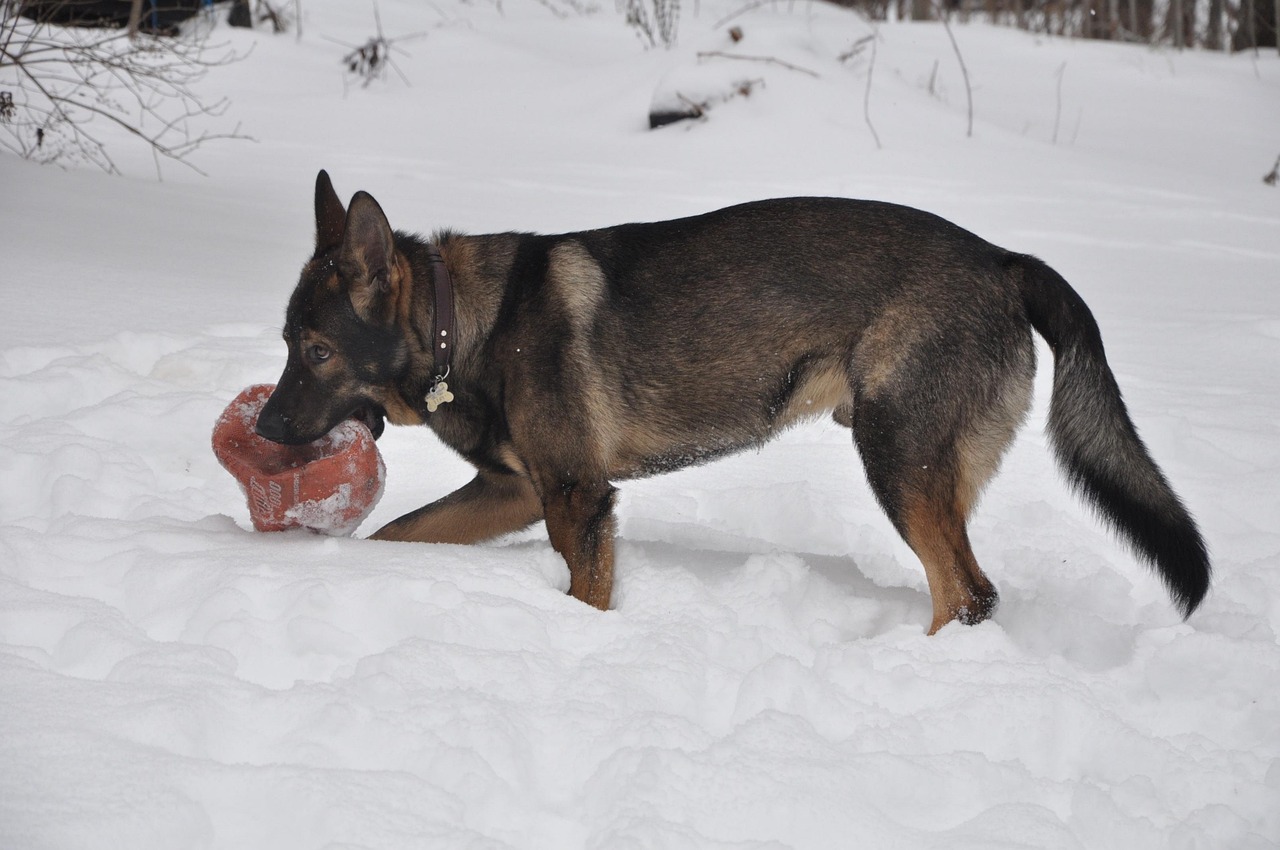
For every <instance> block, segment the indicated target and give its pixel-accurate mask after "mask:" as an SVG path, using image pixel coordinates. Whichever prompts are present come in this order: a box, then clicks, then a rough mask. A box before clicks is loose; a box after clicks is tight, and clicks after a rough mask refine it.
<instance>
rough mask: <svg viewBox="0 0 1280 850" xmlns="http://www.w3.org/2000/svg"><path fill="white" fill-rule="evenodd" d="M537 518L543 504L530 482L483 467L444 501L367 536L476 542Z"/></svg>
mask: <svg viewBox="0 0 1280 850" xmlns="http://www.w3.org/2000/svg"><path fill="white" fill-rule="evenodd" d="M540 519H542V502H541V501H540V500H539V499H538V494H537V491H535V490H534V488H533V482H532V481H530V480H529V479H528V478H527V477H525V476H523V475H516V474H506V473H498V472H484V471H482V472H480V473H479V474H478V475H476V477H475V478H474V479H472V481H471V483H469V484H467V485H465V486H463V487H461V488H460V489H458V490H455V491H454V492H452V493H450V494H449V495H448V496H445V497H444V498H443V499H439V500H438V501H435V502H432V503H431V504H429V505H427V506H425V507H421V508H418V509H417V510H416V511H413V512H412V513H407V514H405V515H404V516H402V517H400V518H399V519H397V520H393V521H392V522H389V523H387V524H386V525H384V526H383V527H382V528H380V529H378V531H377V532H375V533H374V534H373V535H372V536H371V539H373V540H412V541H415V542H418V543H478V542H480V541H481V540H488V539H490V538H493V537H499V536H501V535H503V534H509V533H511V532H513V531H519V530H520V529H522V528H525V527H527V526H530V525H532V524H533V523H535V522H537V521H538V520H540Z"/></svg>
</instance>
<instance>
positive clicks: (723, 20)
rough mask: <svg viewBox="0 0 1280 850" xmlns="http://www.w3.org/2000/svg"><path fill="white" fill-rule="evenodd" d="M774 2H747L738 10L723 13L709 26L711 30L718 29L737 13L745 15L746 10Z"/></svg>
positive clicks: (767, 0)
mask: <svg viewBox="0 0 1280 850" xmlns="http://www.w3.org/2000/svg"><path fill="white" fill-rule="evenodd" d="M774 2H776V0H755V2H754V3H748V4H747V5H745V6H743V7H742V8H741V9H739V10H738V11H736V12H730V13H729V14H727V15H725V16H724V17H723V18H721V19H720V20H718V21H716V22H715V23H714V24H712V25H711V28H712V29H713V30H714V29H719V28H720V27H722V26H724V25H725V24H727V23H729V21H732V20H733V19H734V18H736V17H738V16H739V15H745V14H746V13H747V12H754V11H755V10H756V9H759V8H760V7H761V6H769V5H772V4H773V3H774Z"/></svg>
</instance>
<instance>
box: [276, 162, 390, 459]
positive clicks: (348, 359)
mask: <svg viewBox="0 0 1280 850" xmlns="http://www.w3.org/2000/svg"><path fill="white" fill-rule="evenodd" d="M315 206H316V250H315V254H314V256H312V258H311V259H310V260H309V261H308V262H307V264H306V266H304V267H303V269H302V276H301V279H300V280H299V281H298V286H297V288H295V289H294V291H293V296H292V297H291V298H290V299H289V307H288V310H287V311H286V313H285V324H284V341H285V344H286V345H287V346H288V347H289V355H288V360H287V362H286V363H285V367H284V374H283V375H281V376H280V380H279V382H278V383H277V384H276V389H275V391H274V392H273V393H272V394H271V398H270V400H268V401H267V404H266V406H265V407H264V408H263V409H262V413H261V415H260V416H259V417H258V424H257V431H258V433H259V434H260V435H262V436H263V437H266V438H267V439H268V440H272V441H273V442H277V443H285V444H289V445H300V444H302V443H308V442H311V441H312V440H316V439H319V438H320V437H322V436H324V435H325V434H327V433H328V432H329V431H330V430H331V429H332V428H333V427H334V426H335V425H337V424H338V423H339V422H341V421H343V420H344V419H347V418H349V417H352V416H354V417H356V418H358V419H360V420H362V421H363V422H364V423H365V424H366V425H368V426H369V428H370V430H371V431H372V432H373V435H374V437H378V436H380V435H381V434H382V430H383V419H384V417H387V416H388V415H389V414H388V411H389V410H390V411H391V413H390V415H391V419H392V421H393V422H396V421H400V420H401V419H407V420H409V421H412V417H413V414H412V412H411V411H410V410H409V408H408V406H407V405H406V404H405V403H404V402H403V401H402V400H401V398H400V395H399V393H398V392H397V390H396V387H397V385H398V383H399V381H400V379H401V378H402V377H403V376H404V375H405V373H406V371H407V370H408V368H409V352H408V346H407V344H406V338H405V331H404V329H405V328H406V327H407V324H408V309H409V304H408V299H409V297H410V294H411V293H410V289H411V287H410V280H411V274H412V273H411V271H410V269H409V265H408V262H407V261H406V260H405V259H404V257H403V256H401V255H400V254H398V253H397V251H396V247H395V234H394V233H393V232H392V230H391V226H390V225H389V224H388V223H387V218H386V216H385V215H384V214H383V212H382V208H381V207H379V206H378V202H377V201H375V200H374V199H373V197H372V196H370V195H369V194H367V193H365V192H358V193H357V194H356V195H355V197H353V198H352V199H351V207H350V209H344V208H343V206H342V201H341V200H340V199H339V198H338V195H337V193H336V192H334V189H333V184H332V183H331V182H330V181H329V175H328V174H326V173H325V172H323V171H321V172H320V174H319V176H317V178H316V200H315ZM397 414H398V415H397Z"/></svg>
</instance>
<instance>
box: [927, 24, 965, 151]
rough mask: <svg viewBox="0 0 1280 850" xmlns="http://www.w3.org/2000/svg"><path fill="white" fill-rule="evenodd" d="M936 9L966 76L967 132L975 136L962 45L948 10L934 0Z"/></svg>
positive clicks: (962, 72)
mask: <svg viewBox="0 0 1280 850" xmlns="http://www.w3.org/2000/svg"><path fill="white" fill-rule="evenodd" d="M933 8H934V11H935V12H937V14H938V17H939V18H941V19H942V27H943V29H945V30H946V31H947V38H949V39H951V49H952V50H954V51H955V52H956V59H957V60H958V61H959V62H960V74H961V75H962V76H963V77H964V94H965V98H966V100H967V101H968V103H969V129H968V132H966V133H965V136H966V137H968V138H973V87H972V86H970V85H969V69H968V68H966V67H965V64H964V56H963V55H961V53H960V45H958V44H956V37H955V34H954V33H952V32H951V23H950V21H949V20H948V17H947V11H946V10H945V9H943V8H942V5H941V4H940V3H938V2H937V0H934V3H933Z"/></svg>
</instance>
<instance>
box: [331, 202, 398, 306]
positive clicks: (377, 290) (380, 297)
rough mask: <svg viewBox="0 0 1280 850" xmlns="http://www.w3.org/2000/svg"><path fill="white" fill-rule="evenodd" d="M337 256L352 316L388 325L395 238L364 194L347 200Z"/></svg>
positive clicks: (392, 296)
mask: <svg viewBox="0 0 1280 850" xmlns="http://www.w3.org/2000/svg"><path fill="white" fill-rule="evenodd" d="M339 257H340V259H339V262H340V263H341V265H342V267H343V273H344V275H346V276H347V285H348V287H349V288H350V296H351V304H352V305H353V306H354V307H355V308H356V313H357V314H358V315H359V316H360V318H362V319H364V320H365V321H367V322H376V323H389V322H391V320H392V318H393V314H394V311H395V302H396V292H395V289H396V286H397V284H398V283H399V276H398V275H397V274H396V272H395V268H394V266H395V259H396V248H395V236H394V234H393V233H392V232H391V225H390V224H389V223H388V222H387V217H386V215H384V214H383V212H382V207H380V206H378V202H377V201H375V200H374V199H373V196H372V195H370V194H369V193H368V192H356V195H355V197H354V198H352V199H351V208H350V209H349V210H347V219H346V224H345V226H344V228H343V234H342V250H341V251H340V253H339Z"/></svg>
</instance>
